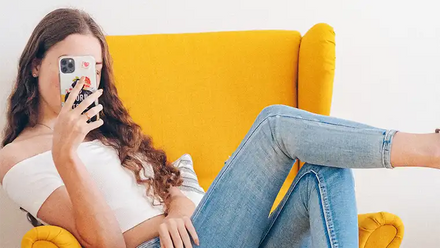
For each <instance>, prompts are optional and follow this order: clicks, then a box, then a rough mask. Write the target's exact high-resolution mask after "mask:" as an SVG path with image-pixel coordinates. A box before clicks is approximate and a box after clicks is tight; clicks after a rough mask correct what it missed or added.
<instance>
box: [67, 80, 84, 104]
mask: <svg viewBox="0 0 440 248" xmlns="http://www.w3.org/2000/svg"><path fill="white" fill-rule="evenodd" d="M83 86H84V77H81V79H80V80H78V81H77V82H76V85H75V87H73V89H72V91H70V94H69V97H68V98H67V100H66V101H65V102H64V106H63V109H64V111H66V110H71V109H72V106H73V103H74V102H75V99H76V97H77V96H78V94H79V92H80V91H81V90H82V87H83Z"/></svg>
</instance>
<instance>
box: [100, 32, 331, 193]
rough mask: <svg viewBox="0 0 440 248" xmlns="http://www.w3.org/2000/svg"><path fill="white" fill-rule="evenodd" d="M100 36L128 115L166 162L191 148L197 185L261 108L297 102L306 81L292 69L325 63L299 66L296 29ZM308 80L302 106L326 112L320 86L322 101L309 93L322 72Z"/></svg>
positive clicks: (309, 73)
mask: <svg viewBox="0 0 440 248" xmlns="http://www.w3.org/2000/svg"><path fill="white" fill-rule="evenodd" d="M323 27H325V28H326V31H325V32H328V30H330V31H331V32H332V31H333V30H332V29H331V27H329V26H328V25H327V26H325V25H321V27H320V29H322V28H323ZM316 32H318V31H316ZM316 32H315V33H316ZM319 32H322V31H319ZM325 32H324V33H325ZM333 35H334V34H333ZM107 41H108V43H109V47H110V53H111V55H112V57H113V61H114V70H115V76H116V81H117V88H118V92H119V95H120V97H121V98H122V100H123V102H124V104H125V105H126V107H127V108H128V109H129V111H130V114H131V115H132V117H133V118H134V120H135V121H136V122H137V123H139V124H140V125H141V126H142V128H143V130H144V132H145V133H146V134H148V135H151V136H152V138H153V141H154V144H155V146H156V147H159V148H162V149H164V150H165V151H166V152H167V154H168V157H169V160H170V161H174V160H175V159H177V158H178V157H179V156H181V155H182V154H184V153H189V154H191V156H192V158H193V160H194V167H195V170H196V172H197V174H198V176H199V181H200V184H201V186H202V187H203V188H204V189H205V190H206V189H208V187H209V185H210V184H211V182H212V181H213V180H214V178H215V176H216V175H217V174H218V172H219V171H220V170H221V168H222V167H223V165H224V162H225V161H226V160H227V159H228V157H229V156H230V155H231V154H232V152H233V151H234V150H235V149H236V148H237V146H238V145H239V143H240V141H241V140H242V139H243V138H244V136H245V134H246V133H247V131H248V130H249V128H250V127H251V125H252V123H253V122H254V120H255V118H256V116H257V115H258V113H259V112H260V111H261V110H262V109H263V108H264V107H265V106H268V105H271V104H285V105H290V106H295V107H296V106H298V87H303V88H304V91H306V90H307V89H308V88H309V87H310V86H309V83H308V84H307V85H301V84H299V85H298V68H299V70H300V71H301V70H303V71H304V76H303V77H304V78H305V79H304V80H306V79H309V78H311V77H312V78H313V77H316V76H314V75H313V74H314V73H315V72H314V71H320V68H321V67H324V64H325V63H322V62H320V61H318V62H317V61H315V60H316V59H312V61H308V62H304V66H310V65H312V66H313V65H314V64H317V66H318V67H319V68H308V69H307V70H305V68H304V69H301V65H300V63H299V61H298V60H299V58H301V56H302V57H310V52H311V53H312V54H313V53H316V51H315V50H314V49H310V48H307V49H309V50H310V52H309V51H307V52H304V53H303V54H301V53H300V43H301V35H300V33H299V32H297V31H286V30H265V31H263V30H259V31H229V32H207V33H188V34H155V35H131V36H107ZM314 41H315V40H313V42H314ZM313 42H312V43H313ZM318 43H320V41H319V39H318ZM321 45H322V44H318V46H321ZM309 47H310V46H309ZM318 50H322V49H321V48H319V49H318ZM333 52H334V37H333ZM330 55H331V54H330ZM326 59H327V58H326ZM304 60H306V59H304ZM327 60H328V59H327ZM332 63H333V67H334V53H333V62H332ZM330 69H332V68H330ZM333 69H334V68H333ZM331 73H333V71H331ZM327 76H328V75H327ZM315 81H316V82H311V83H310V85H313V87H314V88H316V89H317V90H315V91H316V92H315V93H313V92H312V93H311V94H304V97H303V98H304V99H307V100H304V101H303V102H304V105H305V106H310V107H311V108H316V109H315V110H317V111H315V112H319V111H321V112H322V111H323V112H326V111H329V107H330V102H329V101H328V99H330V100H331V90H330V91H329V90H328V87H324V88H325V89H324V91H326V92H327V93H325V95H324V100H314V101H312V102H310V99H309V97H310V96H313V94H318V96H319V94H322V90H321V89H320V87H319V85H321V84H322V82H321V81H326V82H327V81H328V77H327V78H326V79H322V78H318V79H316V80H315ZM332 82H333V74H332V75H331V83H332ZM316 85H318V86H316ZM328 92H330V97H329V96H328ZM327 114H328V113H327ZM292 173H293V174H295V173H296V170H293V172H292Z"/></svg>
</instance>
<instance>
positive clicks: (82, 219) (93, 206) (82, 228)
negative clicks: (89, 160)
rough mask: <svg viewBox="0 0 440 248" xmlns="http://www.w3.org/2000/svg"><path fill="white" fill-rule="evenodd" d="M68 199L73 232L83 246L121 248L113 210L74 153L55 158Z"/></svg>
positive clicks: (119, 230)
mask: <svg viewBox="0 0 440 248" xmlns="http://www.w3.org/2000/svg"><path fill="white" fill-rule="evenodd" d="M55 164H56V165H57V169H58V173H59V174H60V176H61V178H62V179H63V181H64V184H65V188H66V190H67V193H68V196H69V198H70V202H71V205H72V207H71V210H72V215H73V219H74V224H75V232H76V235H77V238H78V240H79V241H80V243H81V244H82V245H83V246H85V247H98V248H99V247H103V248H104V247H105V248H111V247H115V248H121V247H125V241H124V238H123V236H122V231H121V229H120V227H119V223H118V222H117V220H116V217H115V216H114V213H113V211H112V210H111V209H110V207H109V206H108V204H107V203H106V202H105V199H104V197H103V195H102V193H101V192H100V191H99V189H98V188H97V187H96V185H95V183H94V182H93V180H92V178H91V176H90V174H89V173H88V171H87V169H86V168H85V166H84V164H83V163H82V161H81V160H80V159H79V157H78V155H77V154H76V153H74V154H72V155H66V156H63V157H60V158H57V161H55Z"/></svg>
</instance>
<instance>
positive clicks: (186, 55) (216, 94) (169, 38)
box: [22, 24, 403, 248]
mask: <svg viewBox="0 0 440 248" xmlns="http://www.w3.org/2000/svg"><path fill="white" fill-rule="evenodd" d="M107 41H108V43H109V47H110V53H111V54H112V56H113V60H114V69H115V75H116V81H117V88H118V91H119V95H120V96H121V98H122V100H123V102H124V104H125V105H126V107H127V108H128V109H129V111H130V113H131V115H132V116H133V118H134V119H135V121H136V122H137V123H139V124H140V125H141V126H142V127H143V129H144V131H145V132H146V133H147V134H149V135H151V136H152V137H153V139H154V143H155V146H157V147H161V148H163V149H164V150H165V151H166V152H167V154H168V157H169V159H170V160H171V161H174V160H175V159H177V158H178V157H179V156H180V155H182V154H184V153H189V154H191V156H192V158H193V160H194V167H195V170H196V172H197V174H198V177H199V181H200V184H201V186H202V187H203V188H204V189H205V190H207V189H208V187H209V186H210V184H211V183H212V181H213V180H214V178H215V177H216V175H217V174H218V172H219V171H220V170H221V168H222V166H223V165H224V161H226V160H227V158H228V156H229V155H230V154H232V152H233V151H234V150H235V149H236V147H237V146H238V145H239V143H240V141H241V140H242V139H243V137H244V136H245V134H246V132H247V131H248V130H249V128H250V127H251V125H252V123H253V121H254V119H255V117H256V116H257V115H258V113H259V112H260V111H261V110H262V109H263V108H264V107H266V106H268V105H271V104H285V105H290V106H295V107H298V108H301V109H305V110H308V111H311V112H315V113H318V114H324V115H329V113H330V105H331V99H332V89H333V78H334V68H335V34H334V31H333V28H332V27H330V26H329V25H327V24H317V25H315V26H314V27H313V28H311V29H310V30H309V31H308V32H307V33H306V34H305V35H304V36H303V37H302V36H301V35H300V33H299V32H296V31H288V30H258V31H229V32H205V33H187V34H155V35H132V36H108V37H107ZM298 167H299V164H298V163H297V164H296V165H295V166H294V168H293V169H292V171H291V173H290V175H289V176H288V178H287V180H286V182H285V183H284V185H283V187H282V189H281V190H280V193H279V195H278V197H277V199H276V201H275V202H274V205H273V208H272V210H274V209H275V207H276V206H277V205H278V204H279V202H280V200H281V199H282V197H283V196H284V194H285V193H286V192H287V189H288V186H289V185H290V183H291V182H292V181H293V178H294V177H295V175H296V173H297V171H298ZM359 231H360V232H359V236H360V246H359V247H362V248H373V247H374V248H380V247H388V248H396V247H399V245H400V242H401V240H402V236H403V224H402V222H401V221H400V219H399V218H398V217H397V216H395V215H392V214H389V213H377V214H366V215H359ZM49 244H50V245H49ZM22 247H23V248H31V247H33V248H35V247H59V248H76V247H80V245H79V244H78V242H77V241H76V240H75V238H74V237H73V236H72V235H71V234H70V233H68V232H67V231H65V230H63V229H62V228H59V227H53V226H43V227H37V228H34V229H32V230H31V231H30V232H29V233H28V234H26V235H25V237H24V238H23V242H22Z"/></svg>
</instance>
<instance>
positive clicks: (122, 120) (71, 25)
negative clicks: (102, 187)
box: [2, 8, 183, 203]
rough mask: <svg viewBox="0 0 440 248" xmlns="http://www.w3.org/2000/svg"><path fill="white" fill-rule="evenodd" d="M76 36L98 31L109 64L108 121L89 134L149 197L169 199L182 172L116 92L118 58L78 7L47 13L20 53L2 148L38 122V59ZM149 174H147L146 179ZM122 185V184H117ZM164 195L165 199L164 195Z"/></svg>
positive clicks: (105, 84)
mask: <svg viewBox="0 0 440 248" xmlns="http://www.w3.org/2000/svg"><path fill="white" fill-rule="evenodd" d="M71 34H92V35H93V36H95V37H96V38H97V39H98V40H99V42H100V43H101V47H102V57H103V67H102V72H101V82H100V84H99V88H102V89H103V90H104V92H103V95H102V96H101V97H100V99H99V102H100V104H102V105H103V111H102V113H101V115H100V116H101V118H102V119H103V121H104V124H103V125H102V126H101V127H100V128H99V129H95V130H93V131H92V132H90V133H89V134H88V137H89V138H91V139H99V140H101V141H102V142H103V143H104V144H106V145H110V146H112V147H113V148H115V149H116V150H117V151H118V155H119V158H120V160H121V163H122V165H123V166H124V167H126V168H128V169H130V170H131V171H132V172H133V173H134V175H135V177H136V180H137V182H138V183H139V184H144V185H146V186H147V195H150V196H151V189H153V199H158V200H159V201H160V202H161V203H164V202H165V203H166V201H167V199H168V196H169V188H170V187H171V186H180V185H181V184H182V181H183V180H182V178H181V175H180V171H179V170H178V169H177V168H176V167H174V166H173V165H172V164H171V163H170V162H169V161H167V156H166V154H165V152H164V151H163V150H161V149H155V148H154V147H153V142H152V139H151V137H150V136H148V135H145V134H143V133H142V130H141V127H140V126H139V125H138V124H136V123H134V121H133V119H132V118H131V117H130V115H129V113H128V111H127V109H126V108H125V107H124V105H123V104H122V102H121V100H120V99H119V97H118V93H117V90H116V86H115V82H114V77H113V68H112V61H111V57H110V54H109V49H108V45H107V42H106V40H105V37H104V34H103V32H102V30H101V29H100V27H99V26H98V25H97V24H96V22H95V21H94V20H93V19H92V18H91V17H90V16H89V15H88V14H87V13H85V12H83V11H81V10H77V9H68V8H63V9H57V10H54V11H52V12H51V13H49V14H47V15H46V16H45V17H44V18H43V19H42V20H41V21H40V23H39V24H38V25H37V27H36V28H35V30H34V31H33V33H32V35H31V37H30V38H29V41H28V43H27V44H26V47H25V48H24V51H23V53H22V55H21V57H20V61H19V65H18V75H17V79H16V82H15V86H14V88H13V91H12V93H11V95H10V96H9V99H8V110H7V123H6V127H5V129H4V138H3V141H2V146H5V145H7V144H9V143H11V142H12V141H13V140H14V139H15V138H16V137H17V136H18V135H19V134H20V133H21V132H22V131H23V129H24V128H26V127H28V126H29V127H33V126H35V125H36V124H37V120H38V104H39V99H38V98H39V97H40V96H39V92H38V81H37V79H36V78H34V77H33V76H32V66H33V61H34V59H40V60H41V59H43V58H44V56H45V54H46V52H47V51H48V50H49V49H50V48H51V47H52V46H53V45H55V44H57V43H58V42H60V41H62V40H64V39H65V38H66V37H67V36H69V35H71ZM143 162H147V163H149V164H151V166H152V169H153V171H154V178H151V177H148V176H147V175H146V173H145V169H144V165H143ZM141 176H145V177H143V178H142V177H141ZM115 183H117V182H115ZM158 196H159V197H158Z"/></svg>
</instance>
